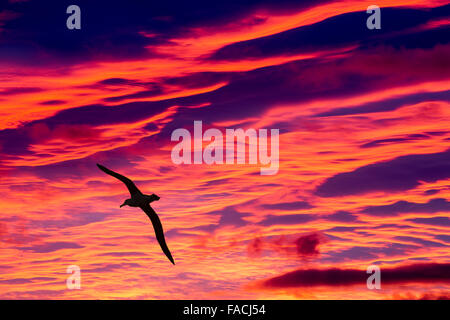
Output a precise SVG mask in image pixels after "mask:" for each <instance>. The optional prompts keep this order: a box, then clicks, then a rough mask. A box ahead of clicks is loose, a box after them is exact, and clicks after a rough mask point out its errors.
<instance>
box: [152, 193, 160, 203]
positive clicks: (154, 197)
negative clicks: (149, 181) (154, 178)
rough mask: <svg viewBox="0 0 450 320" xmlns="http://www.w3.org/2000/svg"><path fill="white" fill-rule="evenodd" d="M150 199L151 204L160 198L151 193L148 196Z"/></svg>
mask: <svg viewBox="0 0 450 320" xmlns="http://www.w3.org/2000/svg"><path fill="white" fill-rule="evenodd" d="M150 198H151V202H153V201H158V200H159V199H160V198H159V197H158V196H157V195H156V194H154V193H152V195H151V196H150Z"/></svg>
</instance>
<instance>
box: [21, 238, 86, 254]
mask: <svg viewBox="0 0 450 320" xmlns="http://www.w3.org/2000/svg"><path fill="white" fill-rule="evenodd" d="M81 248H84V246H81V245H79V244H77V243H75V242H67V241H57V242H47V243H44V244H38V245H34V246H30V247H22V248H20V249H21V250H27V251H32V252H34V253H49V252H54V251H58V250H63V249H81Z"/></svg>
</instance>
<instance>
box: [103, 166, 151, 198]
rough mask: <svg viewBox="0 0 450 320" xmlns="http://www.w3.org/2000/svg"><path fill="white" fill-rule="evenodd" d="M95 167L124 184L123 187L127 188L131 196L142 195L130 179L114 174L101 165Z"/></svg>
mask: <svg viewBox="0 0 450 320" xmlns="http://www.w3.org/2000/svg"><path fill="white" fill-rule="evenodd" d="M97 167H99V168H100V170H102V171H103V172H105V173H107V174H109V175H111V176H113V177H114V178H117V179H119V180H120V181H122V182H123V183H125V185H126V186H127V188H128V191H130V194H131V196H133V195H134V194H142V192H141V191H139V189H138V188H137V187H136V185H135V184H134V183H133V181H131V180H130V179H128V178H127V177H125V176H123V175H121V174H118V173H117V172H114V171H112V170H109V169H108V168H106V167H104V166H102V165H101V164H98V163H97Z"/></svg>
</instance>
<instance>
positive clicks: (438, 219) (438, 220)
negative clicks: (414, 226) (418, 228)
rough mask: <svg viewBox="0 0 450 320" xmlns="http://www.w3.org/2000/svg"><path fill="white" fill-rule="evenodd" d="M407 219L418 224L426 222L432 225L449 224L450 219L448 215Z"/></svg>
mask: <svg viewBox="0 0 450 320" xmlns="http://www.w3.org/2000/svg"><path fill="white" fill-rule="evenodd" d="M408 221H411V222H414V223H418V224H428V225H432V226H442V227H448V226H450V219H449V218H448V217H433V218H413V219H408Z"/></svg>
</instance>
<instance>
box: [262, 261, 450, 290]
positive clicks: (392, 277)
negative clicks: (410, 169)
mask: <svg viewBox="0 0 450 320" xmlns="http://www.w3.org/2000/svg"><path fill="white" fill-rule="evenodd" d="M367 278H368V274H367V273H366V270H357V269H339V268H330V269H305V270H296V271H292V272H288V273H285V274H282V275H280V276H277V277H274V278H271V279H268V280H265V281H264V282H263V284H262V287H265V288H295V287H315V286H350V285H361V286H365V285H366V281H367ZM400 283H450V264H439V263H428V264H426V263H424V264H413V265H408V266H399V267H394V268H383V267H382V268H381V285H382V286H383V285H391V284H400Z"/></svg>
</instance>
